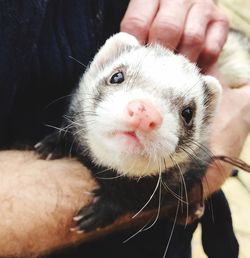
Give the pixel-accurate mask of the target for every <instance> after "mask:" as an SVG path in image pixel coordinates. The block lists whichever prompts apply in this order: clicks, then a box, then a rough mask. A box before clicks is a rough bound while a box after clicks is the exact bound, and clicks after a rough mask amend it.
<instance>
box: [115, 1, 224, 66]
mask: <svg viewBox="0 0 250 258" xmlns="http://www.w3.org/2000/svg"><path fill="white" fill-rule="evenodd" d="M144 2H145V1H144V0H130V3H129V6H128V9H127V11H126V13H125V16H124V18H123V20H122V22H121V26H120V28H121V31H124V32H128V33H130V34H132V35H134V36H136V37H137V38H138V39H139V40H140V42H142V43H152V42H158V43H160V44H162V45H163V46H165V47H167V48H169V49H171V50H176V51H177V52H179V53H181V54H183V55H185V56H186V57H187V58H188V59H189V60H190V61H191V62H198V64H199V66H200V67H202V68H207V67H209V66H210V65H212V64H213V63H215V62H216V60H217V58H218V56H219V54H220V52H221V50H222V48H223V46H224V43H225V41H226V39H227V33H228V29H229V23H228V19H227V17H226V16H225V15H224V14H223V13H222V12H221V10H219V9H218V7H217V6H216V5H215V3H214V1H212V0H174V1H173V0H154V1H147V4H145V3H144Z"/></svg>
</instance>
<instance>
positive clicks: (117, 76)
mask: <svg viewBox="0 0 250 258" xmlns="http://www.w3.org/2000/svg"><path fill="white" fill-rule="evenodd" d="M123 81H124V74H123V72H116V73H114V74H113V75H112V76H111V78H110V80H109V82H110V83H111V84H120V83H122V82H123Z"/></svg>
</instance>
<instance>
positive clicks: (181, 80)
mask: <svg viewBox="0 0 250 258" xmlns="http://www.w3.org/2000/svg"><path fill="white" fill-rule="evenodd" d="M237 37H239V36H238V35H237V33H236V32H232V33H231V34H230V36H229V41H231V40H233V39H235V38H237ZM237 42H238V41H237ZM230 44H231V43H230ZM237 44H238V43H237ZM232 47H234V45H233V44H231V46H225V52H224V54H222V58H221V59H220V60H219V64H220V66H221V67H222V69H223V67H224V68H225V66H226V65H227V64H228V62H225V61H226V60H225V59H226V58H225V56H226V57H229V55H228V54H227V53H226V52H227V51H228V49H229V52H232V57H233V55H234V53H235V51H234V50H232ZM236 47H237V46H236ZM249 60H250V57H249V58H248V60H247V58H246V59H244V60H243V59H242V62H243V63H244V62H245V63H246V62H247V64H248V65H246V64H243V63H242V64H241V65H242V67H244V69H245V70H244V73H243V74H242V71H243V69H242V68H241V67H240V68H239V71H240V73H239V78H237V80H235V78H236V77H237V75H238V74H237V75H236V74H235V73H234V75H233V78H232V76H228V78H230V81H231V82H233V83H232V84H231V86H232V87H238V86H239V85H240V84H242V83H243V82H244V81H245V80H246V79H249V77H247V76H249V74H250V70H249V69H250V65H249ZM233 62H234V60H233ZM234 63H235V62H234ZM236 63H237V61H236ZM233 65H235V64H233ZM230 69H231V68H229V67H227V68H226V69H224V70H222V72H224V73H225V74H228V72H229V74H232V72H230V71H231V70H230ZM231 82H230V83H231ZM221 91H222V90H221V85H220V83H219V82H218V80H217V79H215V78H214V77H212V76H208V75H203V74H201V73H200V71H199V69H198V68H197V66H196V65H195V64H193V63H191V62H189V61H188V60H187V59H186V58H185V57H184V56H182V55H180V54H176V53H173V52H172V51H170V50H168V49H166V48H164V47H162V46H161V45H159V44H152V45H147V46H144V45H140V43H139V42H138V40H137V39H136V38H135V37H133V36H132V35H129V34H127V33H118V34H115V35H114V36H112V37H110V38H109V39H108V40H107V41H106V43H105V44H104V46H103V47H101V49H100V50H99V52H98V53H97V54H96V56H95V57H94V59H93V61H92V62H91V64H90V65H89V67H88V68H87V69H86V71H85V73H84V75H83V76H82V78H81V80H80V82H79V86H78V87H77V89H76V90H75V91H74V92H73V94H72V98H71V102H70V106H69V109H68V113H67V114H66V115H65V119H64V123H63V125H62V128H61V130H60V131H59V132H58V131H56V132H55V133H54V134H53V135H49V136H47V137H46V138H45V139H44V140H43V141H41V142H40V143H39V144H37V145H36V151H37V152H38V153H40V155H42V156H43V157H50V158H51V157H53V158H58V157H60V156H64V155H71V156H73V157H77V158H78V159H79V160H80V161H81V162H82V163H83V165H84V166H86V167H88V168H89V169H90V170H91V171H92V173H93V176H94V177H95V178H96V180H97V181H98V183H99V188H98V189H96V190H94V195H95V198H94V201H93V202H92V203H91V204H89V205H88V206H86V207H84V208H82V209H81V210H80V211H79V214H78V215H77V216H76V217H75V218H74V220H75V221H76V223H77V227H78V230H79V231H85V232H88V231H93V230H96V229H98V228H101V227H105V226H107V225H109V224H110V223H112V222H113V221H114V220H115V219H117V218H118V217H119V216H120V215H122V214H124V213H127V212H132V213H134V214H135V215H137V214H138V213H139V212H140V211H142V210H143V209H150V208H152V207H158V205H159V203H161V205H164V204H165V205H167V204H168V203H169V199H171V198H172V199H173V196H178V195H179V196H180V198H181V199H183V200H184V201H187V196H186V195H187V193H188V192H189V190H190V189H191V188H192V187H193V186H194V185H195V184H196V183H197V182H200V181H201V179H202V177H203V176H204V174H205V171H206V168H207V166H208V164H209V163H210V161H211V155H210V153H209V150H208V143H207V141H208V136H209V132H210V125H211V122H212V119H213V117H214V115H215V114H216V111H217V110H218V107H219V104H220V98H221Z"/></svg>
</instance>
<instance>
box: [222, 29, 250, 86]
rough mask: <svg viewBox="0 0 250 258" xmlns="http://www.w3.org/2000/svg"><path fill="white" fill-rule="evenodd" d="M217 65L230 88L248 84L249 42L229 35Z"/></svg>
mask: <svg viewBox="0 0 250 258" xmlns="http://www.w3.org/2000/svg"><path fill="white" fill-rule="evenodd" d="M218 65H219V68H220V71H221V72H222V74H223V75H224V76H223V78H224V79H225V81H226V83H227V85H228V86H229V87H230V88H237V87H240V86H242V85H244V84H246V83H247V82H249V81H250V41H249V40H248V39H247V38H246V37H242V36H241V35H240V34H238V33H233V32H231V33H229V35H228V39H227V42H226V44H225V46H224V48H223V51H222V53H221V55H220V58H219V60H218Z"/></svg>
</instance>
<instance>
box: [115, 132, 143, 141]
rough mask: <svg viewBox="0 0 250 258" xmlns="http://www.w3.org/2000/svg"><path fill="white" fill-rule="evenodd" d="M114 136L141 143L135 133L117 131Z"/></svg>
mask: <svg viewBox="0 0 250 258" xmlns="http://www.w3.org/2000/svg"><path fill="white" fill-rule="evenodd" d="M114 135H115V136H118V137H125V138H127V139H128V140H130V141H133V142H136V143H140V140H139V138H138V136H137V134H136V132H135V131H116V132H114Z"/></svg>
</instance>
